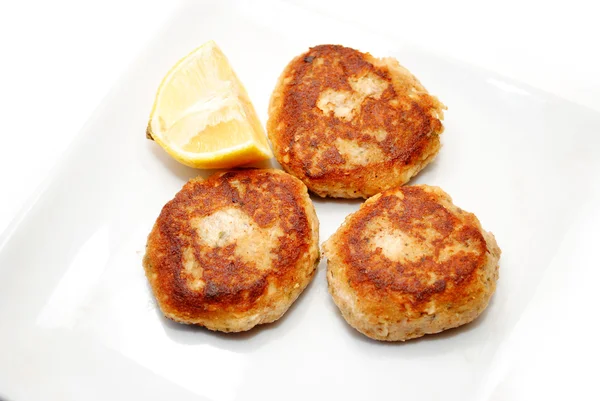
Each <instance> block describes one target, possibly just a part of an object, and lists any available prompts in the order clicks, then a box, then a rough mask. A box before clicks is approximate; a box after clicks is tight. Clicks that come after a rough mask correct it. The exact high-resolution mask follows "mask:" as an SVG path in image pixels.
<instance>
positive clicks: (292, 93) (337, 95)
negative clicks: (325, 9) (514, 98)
mask: <svg viewBox="0 0 600 401" xmlns="http://www.w3.org/2000/svg"><path fill="white" fill-rule="evenodd" d="M443 109H445V106H444V105H443V104H442V103H440V102H439V101H438V99H437V98H435V97H434V96H431V95H429V93H428V92H427V91H426V90H425V88H424V87H423V86H422V85H421V83H420V82H419V81H418V80H417V79H416V78H415V77H414V76H413V75H412V74H411V73H410V72H409V71H408V70H407V69H405V68H404V67H402V66H401V65H400V64H398V62H397V61H396V60H395V59H393V58H384V59H376V58H374V57H373V56H371V55H370V54H368V53H361V52H359V51H357V50H354V49H350V48H347V47H343V46H334V45H322V46H316V47H313V48H311V49H310V50H309V51H308V52H306V53H304V54H302V55H300V56H298V57H296V58H295V59H293V60H292V61H291V62H290V63H289V64H288V66H287V67H286V68H285V70H284V71H283V73H282V74H281V76H280V78H279V81H278V82H277V85H276V87H275V91H274V92H273V95H272V97H271V103H270V106H269V120H268V123H267V132H268V134H269V139H270V140H271V143H272V145H273V149H274V153H275V157H276V158H277V161H279V163H280V164H281V165H282V167H283V168H284V169H285V170H286V171H287V172H289V173H290V174H293V175H294V176H296V177H298V178H300V179H301V180H302V181H303V182H304V183H305V184H306V185H307V186H308V188H309V189H310V190H311V191H313V192H314V193H316V194H317V195H320V196H331V197H337V198H360V197H363V198H367V197H369V196H372V195H375V194H377V193H379V192H381V191H383V190H386V189H389V188H395V187H398V186H400V185H402V184H404V183H406V182H408V180H410V178H411V177H413V176H414V175H416V174H417V173H418V172H419V171H421V169H423V167H425V166H426V165H427V164H428V163H429V162H430V161H431V160H432V159H433V158H434V157H435V155H436V154H437V152H438V150H439V148H440V141H439V137H438V136H439V135H440V134H441V133H442V131H443V126H442V123H441V121H440V120H441V119H443Z"/></svg>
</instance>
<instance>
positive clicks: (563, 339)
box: [0, 0, 600, 400]
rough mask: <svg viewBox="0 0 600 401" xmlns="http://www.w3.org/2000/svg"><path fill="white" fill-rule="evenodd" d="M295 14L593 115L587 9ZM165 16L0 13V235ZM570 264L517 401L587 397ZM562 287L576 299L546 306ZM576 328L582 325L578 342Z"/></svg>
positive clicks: (378, 9) (102, 11)
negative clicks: (356, 28) (406, 47)
mask: <svg viewBox="0 0 600 401" xmlns="http://www.w3.org/2000/svg"><path fill="white" fill-rule="evenodd" d="M295 2H296V3H300V1H298V0H296V1H295ZM305 3H306V4H307V6H308V7H311V8H312V9H314V10H318V11H319V12H322V13H324V14H332V15H335V16H336V17H338V18H341V19H344V20H346V21H356V23H357V24H359V25H360V26H362V27H368V28H369V29H371V30H374V31H380V32H385V33H387V34H388V35H392V36H394V37H395V38H397V40H398V43H399V44H407V43H408V44H411V45H414V46H417V47H421V48H424V49H426V50H428V51H431V52H434V53H439V54H444V55H447V56H449V57H452V58H455V59H458V60H463V61H464V62H466V63H469V64H474V65H478V66H481V67H483V68H486V69H488V70H491V71H494V72H497V73H500V74H503V75H506V76H509V77H511V78H513V79H517V80H519V81H521V82H524V83H526V84H528V85H531V86H534V87H537V88H540V89H543V90H546V91H548V92H552V93H554V94H556V95H559V96H561V97H564V98H567V99H569V100H571V101H573V102H576V103H579V104H581V105H584V106H587V107H589V108H592V109H595V110H597V111H598V112H600V75H599V74H598V71H600V54H599V53H600V52H599V51H598V44H597V41H598V39H599V38H600V23H598V22H597V18H598V12H597V10H596V9H595V4H594V2H584V1H580V0H576V1H569V2H561V3H559V2H550V1H548V2H531V1H530V2H526V1H513V0H509V1H502V2H499V1H496V2H483V1H464V0H459V1H427V2H415V1H413V2H410V3H408V4H403V2H390V3H389V4H388V5H381V4H379V3H382V2H378V1H374V0H368V1H362V2H360V3H357V4H356V5H352V4H349V3H348V2H330V3H325V2H324V1H312V0H311V1H308V2H305ZM176 7H177V3H175V2H155V1H145V2H143V3H142V2H126V1H119V2H110V1H104V2H94V3H92V2H76V1H53V2H39V3H35V2H33V3H32V2H19V3H10V4H9V3H2V4H0V41H1V43H0V44H1V46H0V49H1V50H2V53H1V55H0V59H1V60H0V61H1V62H0V110H1V114H0V115H1V117H2V131H1V134H0V135H1V138H2V146H1V147H0V180H1V181H0V183H1V186H0V188H1V190H0V191H1V192H0V193H1V194H2V196H1V197H0V231H2V230H3V229H4V228H5V227H6V226H7V224H8V223H9V222H10V220H11V219H12V218H13V217H14V216H15V214H16V213H17V212H18V210H19V209H20V208H21V205H22V204H23V202H24V201H25V200H26V199H28V198H29V197H30V196H31V194H32V193H33V192H34V191H35V188H37V187H38V185H39V184H40V183H41V181H42V180H43V179H44V178H45V177H47V176H48V174H49V171H50V169H51V168H52V166H53V165H54V164H55V163H56V161H57V160H58V159H59V158H60V156H61V154H62V153H63V152H64V151H65V149H66V148H67V146H68V144H69V143H70V142H71V140H72V139H73V137H74V136H75V135H76V134H77V133H78V131H79V130H80V128H81V127H82V126H83V124H84V123H85V121H86V120H87V119H88V117H89V116H90V115H91V114H92V113H93V111H94V109H95V108H96V107H97V105H98V104H99V102H100V101H101V100H102V98H103V96H104V95H105V94H106V93H107V92H108V91H109V89H110V87H111V85H112V84H113V82H114V81H115V80H116V79H117V78H118V77H119V76H120V75H121V73H122V72H123V71H124V70H125V69H126V68H127V66H128V65H129V63H130V62H131V61H132V60H133V59H134V58H135V56H136V54H137V53H138V52H139V51H140V50H141V49H142V48H143V47H144V46H145V44H146V43H148V42H149V40H150V39H151V38H152V36H153V35H155V34H156V32H157V31H158V30H159V29H160V27H161V26H162V25H163V24H164V23H165V22H167V21H168V19H169V16H170V14H171V12H173V11H174V10H175V9H176ZM290 18H293V16H290ZM307 29H310V28H309V25H307ZM399 47H400V46H399ZM141 129H142V131H143V127H142V128H141ZM88 167H90V168H102V166H88ZM557 184H559V183H557ZM596 214H597V213H596ZM596 217H597V216H596ZM591 221H592V220H590V223H589V224H586V222H580V223H581V224H578V225H577V226H576V228H577V230H575V228H574V229H573V230H572V231H571V232H569V233H567V234H566V235H565V242H564V247H563V248H564V249H573V250H574V251H573V252H575V251H576V250H578V249H586V248H588V249H589V248H591V247H594V246H596V241H595V237H594V236H595V232H596V231H597V228H596V227H595V226H594V225H593V224H591ZM569 256H570V255H568V254H567V253H565V252H562V253H559V254H558V255H557V257H556V259H555V260H554V262H553V264H552V266H551V267H550V268H549V270H548V272H549V274H548V276H547V277H546V278H545V280H544V281H543V283H542V284H541V285H540V288H537V289H532V291H536V297H535V298H534V300H533V301H532V302H531V304H530V307H529V308H528V312H527V314H526V315H525V317H526V319H525V317H524V318H523V322H524V324H523V325H520V326H519V327H518V330H516V331H515V334H514V335H513V336H512V337H511V339H510V341H512V342H514V344H515V345H514V349H516V350H519V351H520V352H522V353H523V355H527V357H525V356H524V357H523V359H524V360H525V359H527V360H530V361H534V362H533V363H532V364H531V365H528V366H517V367H514V366H513V367H511V368H510V369H508V370H506V371H504V372H503V375H504V376H503V377H505V378H506V382H507V383H511V385H513V386H518V387H520V388H521V390H523V389H525V391H524V392H523V391H522V392H521V393H520V396H521V399H555V398H558V397H562V398H563V399H569V398H573V399H574V398H578V399H585V398H586V395H587V396H589V393H587V390H588V389H590V388H593V387H595V383H594V381H595V380H597V378H596V375H595V374H594V372H595V370H594V368H593V366H594V365H592V366H589V367H587V366H586V362H587V361H590V362H594V357H593V355H597V351H598V346H597V344H598V342H597V340H596V339H595V336H594V334H595V332H594V331H591V330H590V328H591V327H593V326H594V325H593V324H591V323H590V321H592V322H593V321H595V320H597V318H596V317H595V307H594V306H595V305H596V304H597V300H596V299H595V297H594V291H595V289H596V288H595V287H596V285H595V283H597V282H598V280H597V279H598V272H597V271H595V272H593V273H594V274H595V275H594V276H591V275H590V276H588V275H587V274H588V273H590V272H589V271H586V270H585V269H583V267H584V266H585V264H586V263H589V261H587V262H586V261H584V260H582V261H581V264H579V265H574V266H571V267H570V269H571V270H569V269H566V268H564V266H561V263H563V262H564V263H567V262H566V261H568V260H574V259H573V258H569ZM575 260H576V258H575ZM577 268H579V270H576V269H577ZM570 271H572V272H575V271H577V272H578V273H581V275H580V276H579V277H581V279H580V280H578V281H577V280H574V278H573V277H571V278H569V272H570ZM575 276H577V275H575ZM565 286H569V287H571V292H570V293H571V294H573V293H576V292H578V293H579V297H573V298H569V299H564V298H562V299H561V298H560V297H559V296H556V294H559V293H560V292H562V291H563V290H564V288H565ZM575 287H576V288H578V289H579V291H575V290H573V288H575ZM540 311H541V312H540ZM568 314H571V315H570V316H568ZM567 317H568V319H566V318H567ZM580 319H581V320H582V319H587V320H586V327H587V328H588V330H587V331H585V332H583V333H582V332H580V326H579V325H578V322H580V321H581V320H580ZM595 326H597V324H596V325H595ZM528 333H536V334H535V336H533V335H528ZM540 333H543V335H540ZM592 344H594V347H595V348H590V345H592ZM553 363H558V364H568V366H567V367H566V370H568V371H569V370H570V371H572V372H573V375H572V376H569V377H560V376H558V375H557V372H558V371H561V372H564V371H565V366H561V369H560V370H558V369H555V367H554V365H553ZM596 371H597V368H596ZM499 380H501V379H499ZM548 383H551V384H552V386H547V384H548ZM582 383H587V387H585V386H581V384H582ZM548 389H551V390H548ZM513 390H514V389H511V388H510V387H508V385H507V386H503V385H502V383H499V384H498V386H497V391H496V392H495V393H494V395H495V397H490V399H497V400H500V399H511V398H512V397H511V396H510V395H511V394H512V392H513Z"/></svg>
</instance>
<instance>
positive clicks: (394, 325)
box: [323, 185, 500, 341]
mask: <svg viewBox="0 0 600 401" xmlns="http://www.w3.org/2000/svg"><path fill="white" fill-rule="evenodd" d="M323 252H324V255H325V256H326V257H327V260H328V263H327V264H328V267H327V280H328V282H329V292H330V293H331V295H332V297H333V300H334V302H335V303H336V305H337V306H338V307H339V308H340V311H341V312H342V315H343V316H344V318H345V319H346V321H347V322H348V323H349V324H350V325H351V326H352V327H354V328H355V329H357V330H358V331H360V332H361V333H363V334H365V335H366V336H368V337H371V338H374V339H376V340H385V341H399V340H400V341H404V340H408V339H411V338H416V337H421V336H422V335H424V334H431V333H438V332H440V331H442V330H446V329H449V328H452V327H457V326H460V325H462V324H465V323H468V322H470V321H472V320H473V319H475V318H476V317H477V316H479V314H480V313H481V312H482V311H483V310H484V309H485V308H486V306H487V304H488V302H489V300H490V298H491V296H492V294H493V293H494V290H495V288H496V280H497V279H498V260H499V258H500V248H498V245H497V244H496V240H495V239H494V236H493V235H492V234H491V233H488V232H485V231H483V229H482V228H481V225H480V223H479V220H477V217H475V215H473V214H471V213H468V212H465V211H463V210H461V209H460V208H458V207H456V206H454V205H453V204H452V199H451V198H450V196H448V195H447V194H446V193H445V192H444V191H442V190H441V189H439V188H437V187H430V186H426V185H419V186H407V187H402V188H399V189H393V190H388V191H385V192H383V193H381V194H378V195H376V196H374V197H372V198H370V199H368V200H367V201H366V202H365V203H364V204H363V205H362V206H361V208H360V209H359V210H358V211H357V212H356V213H354V214H352V215H350V216H348V217H347V218H346V220H345V222H344V223H343V224H342V226H341V227H340V228H339V229H338V231H337V232H336V233H335V234H334V235H333V236H332V237H331V238H329V240H327V242H326V243H325V244H324V245H323Z"/></svg>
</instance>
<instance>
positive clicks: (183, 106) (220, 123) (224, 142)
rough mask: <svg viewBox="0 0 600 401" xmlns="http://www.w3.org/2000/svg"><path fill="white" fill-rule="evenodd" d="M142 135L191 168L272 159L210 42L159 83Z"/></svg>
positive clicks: (242, 91) (238, 89)
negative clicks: (144, 133)
mask: <svg viewBox="0 0 600 401" xmlns="http://www.w3.org/2000/svg"><path fill="white" fill-rule="evenodd" d="M146 135H147V136H148V138H151V139H154V140H155V141H156V142H157V143H158V144H159V145H160V146H162V147H163V148H164V149H165V150H166V151H167V152H168V153H169V154H170V155H171V156H172V157H173V158H175V159H176V160H178V161H179V162H181V163H183V164H185V165H188V166H190V167H195V168H205V169H210V168H230V167H235V166H240V165H244V164H248V163H253V162H257V161H261V160H266V159H270V158H271V157H273V154H272V153H271V149H270V147H269V143H268V141H267V136H266V134H265V130H264V128H263V126H262V125H261V123H260V120H259V119H258V116H257V115H256V111H255V110H254V106H252V103H251V102H250V98H249V97H248V93H247V92H246V89H245V88H244V86H243V85H242V83H241V82H240V80H239V79H238V77H237V76H236V75H235V72H234V71H233V69H232V68H231V65H230V64H229V62H228V61H227V58H226V57H225V55H224V54H223V52H222V51H221V49H219V47H218V46H217V44H216V43H215V42H213V41H210V42H207V43H205V44H204V45H202V46H200V47H199V48H197V49H196V50H194V51H193V52H191V53H190V54H188V55H187V56H186V57H184V58H183V59H181V60H180V61H179V62H178V63H177V64H176V65H175V66H174V67H173V68H171V70H170V71H169V72H168V73H167V75H166V76H165V77H164V78H163V81H162V83H161V84H160V87H159V88H158V92H157V93H156V99H155V100H154V107H153V108H152V112H151V113H150V121H149V123H148V128H147V131H146Z"/></svg>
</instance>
